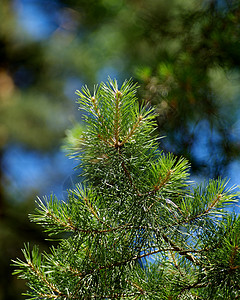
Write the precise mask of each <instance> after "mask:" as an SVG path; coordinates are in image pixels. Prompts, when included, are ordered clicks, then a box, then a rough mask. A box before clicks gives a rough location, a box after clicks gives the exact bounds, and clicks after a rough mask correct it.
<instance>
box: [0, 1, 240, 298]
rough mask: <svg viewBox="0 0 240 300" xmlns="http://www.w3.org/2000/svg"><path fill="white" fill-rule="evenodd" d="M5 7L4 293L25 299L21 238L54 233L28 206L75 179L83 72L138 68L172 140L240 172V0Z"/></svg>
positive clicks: (0, 246) (218, 169) (208, 162)
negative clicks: (69, 154) (73, 149)
mask: <svg viewBox="0 0 240 300" xmlns="http://www.w3.org/2000/svg"><path fill="white" fill-rule="evenodd" d="M0 19H1V26H0V266H1V268H0V300H2V299H15V300H16V299H24V297H23V296H21V295H20V294H21V292H22V291H24V289H25V287H24V284H23V283H22V281H18V280H16V278H15V277H12V276H11V271H12V270H11V267H10V260H11V259H12V258H15V257H16V256H21V254H20V253H19V251H20V250H19V249H21V248H22V246H23V243H24V242H27V241H31V243H37V244H41V247H42V248H44V247H45V246H46V245H47V242H46V241H44V237H43V236H42V234H41V232H40V231H39V228H36V227H35V226H33V224H31V223H30V222H29V221H28V218H27V214H28V213H29V212H31V211H32V210H33V208H34V198H35V196H36V194H38V195H42V194H49V193H50V192H51V191H53V192H55V193H56V194H57V195H58V196H59V197H62V194H63V193H64V189H65V188H66V185H68V184H69V183H68V182H71V180H69V177H68V176H69V174H71V172H72V171H71V170H72V168H73V166H74V163H73V162H71V161H68V159H66V158H65V157H64V154H62V153H61V152H60V151H59V148H60V146H61V144H62V141H63V139H64V137H65V136H66V131H65V130H66V128H70V127H73V125H74V124H75V123H76V121H77V120H79V118H80V114H79V112H77V113H76V105H75V102H74V100H75V98H76V97H75V95H74V92H75V90H76V89H80V88H81V86H82V85H83V84H87V85H88V86H92V85H93V84H95V83H98V82H99V81H102V80H103V81H105V80H106V79H107V77H108V75H110V76H111V77H113V78H117V79H118V80H119V81H120V82H121V81H123V80H124V79H126V78H130V77H132V78H133V80H134V81H138V82H139V85H140V86H141V88H140V89H139V98H140V99H141V100H146V101H148V102H149V103H151V104H153V105H156V107H157V111H158V120H157V121H158V129H159V130H158V134H159V135H160V136H166V138H165V139H162V140H161V147H162V149H163V150H164V151H171V152H174V153H175V154H177V155H184V156H185V157H187V158H188V159H189V160H190V161H191V163H192V172H193V176H196V177H197V178H198V179H199V180H201V178H203V177H205V178H210V177H217V176H222V177H226V176H231V177H232V182H233V183H236V184H239V183H240V178H239V171H240V162H239V158H240V156H239V154H240V137H239V134H240V118H239V112H240V106H239V97H240V80H239V79H240V2H239V1H237V0H184V1H182V0H169V1H165V0H148V1H146V0H128V1H127V0H98V1H96V0H52V1H51V0H1V2H0ZM78 131H79V130H78V128H77V129H75V132H78ZM67 133H68V136H69V138H70V139H71V138H74V137H73V136H72V134H73V132H69V131H67ZM73 177H74V176H73ZM73 177H70V179H71V178H73ZM66 178H67V179H66ZM66 183H67V184H66ZM236 209H237V208H236Z"/></svg>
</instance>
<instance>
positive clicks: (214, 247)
mask: <svg viewBox="0 0 240 300" xmlns="http://www.w3.org/2000/svg"><path fill="white" fill-rule="evenodd" d="M77 95H78V96H79V100H78V103H79V106H80V109H82V110H84V111H85V112H84V119H85V123H86V130H85V132H84V133H83V134H82V135H81V136H79V137H78V139H77V144H76V145H75V147H73V148H72V149H71V155H72V156H73V157H75V158H76V159H79V167H81V170H82V171H81V174H79V182H81V183H79V184H77V185H76V186H75V188H73V189H72V190H69V191H68V199H67V200H66V201H63V200H58V199H57V198H56V197H55V196H53V195H52V196H50V197H49V198H45V199H42V200H41V199H38V201H37V204H38V208H37V209H36V213H35V214H33V215H31V216H30V219H31V220H32V221H33V222H36V223H37V224H41V225H42V226H43V228H44V230H45V231H46V232H47V233H48V234H49V236H50V237H51V238H53V237H54V235H56V239H57V241H58V242H57V244H54V246H52V247H51V248H50V249H49V251H48V252H44V253H40V252H39V250H38V248H37V247H33V249H30V247H29V246H26V247H25V249H24V250H23V254H24V257H25V260H24V261H22V260H20V259H17V260H16V261H15V262H14V264H15V267H16V269H17V270H16V271H15V274H18V275H19V277H20V278H23V279H26V280H27V284H28V292H27V294H26V295H27V296H28V299H237V298H239V297H240V292H239V290H240V249H239V248H240V234H239V232H240V218H239V216H236V215H234V214H230V213H229V212H228V211H227V210H226V206H227V205H229V204H233V203H234V202H235V201H237V200H238V198H237V194H236V193H235V192H234V190H233V189H227V188H226V184H227V182H226V181H224V180H220V179H217V180H210V181H209V182H208V183H206V184H204V185H201V186H197V185H196V184H194V183H193V182H190V180H189V163H188V161H187V160H186V159H184V158H177V157H174V156H173V155H172V154H164V153H162V152H161V150H160V144H159V139H158V138H156V136H155V135H154V129H155V122H154V119H155V115H154V109H153V108H151V107H149V106H148V105H139V103H138V102H137V99H136V85H134V84H133V83H132V82H131V81H125V82H124V83H123V85H122V86H121V87H120V88H119V87H118V84H117V81H115V80H111V79H109V81H108V82H107V83H106V84H104V83H101V84H100V85H99V86H96V87H95V89H94V92H93V94H91V93H90V91H89V89H88V88H87V87H83V88H82V90H81V91H77Z"/></svg>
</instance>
